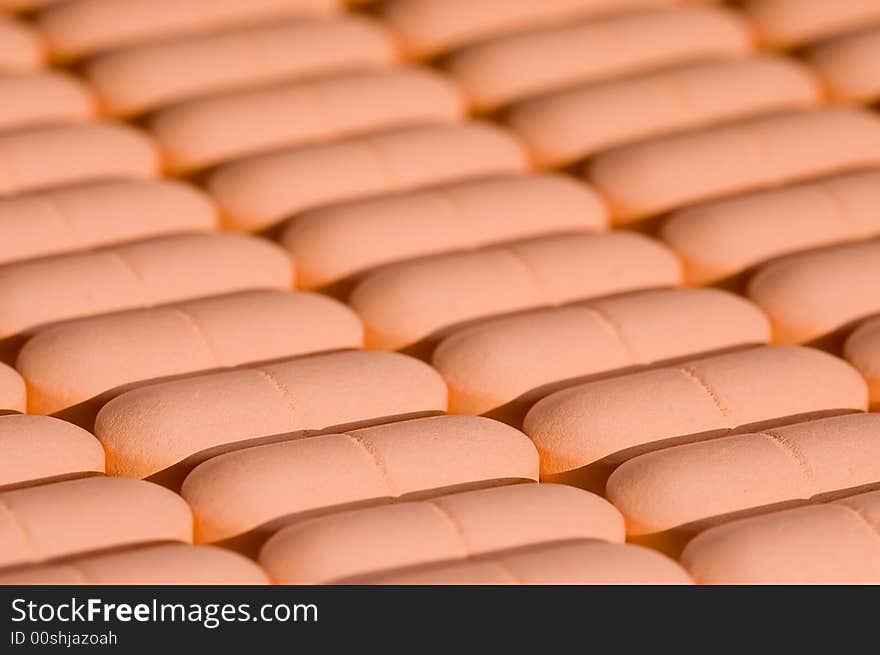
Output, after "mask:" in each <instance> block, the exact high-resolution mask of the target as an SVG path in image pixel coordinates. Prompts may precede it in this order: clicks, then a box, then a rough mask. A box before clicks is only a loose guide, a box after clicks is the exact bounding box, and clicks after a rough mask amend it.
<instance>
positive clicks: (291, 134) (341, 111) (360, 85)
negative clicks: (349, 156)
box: [149, 68, 465, 172]
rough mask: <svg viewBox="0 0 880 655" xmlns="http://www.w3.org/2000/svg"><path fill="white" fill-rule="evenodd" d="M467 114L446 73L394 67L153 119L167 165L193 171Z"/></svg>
mask: <svg viewBox="0 0 880 655" xmlns="http://www.w3.org/2000/svg"><path fill="white" fill-rule="evenodd" d="M388 98H394V102H388ZM464 114H465V107H464V102H463V99H462V97H461V94H460V92H459V91H458V89H457V87H456V86H455V85H454V84H452V82H451V81H449V80H447V79H446V78H445V77H444V76H442V75H440V74H439V73H436V72H434V71H432V70H430V69H428V68H395V69H390V70H379V71H364V72H359V73H342V74H337V75H330V76H325V77H319V78H317V79H312V80H302V81H295V82H290V83H285V84H278V85H275V86H272V87H267V88H260V89H256V90H248V91H239V92H237V93H227V94H224V95H221V96H212V97H207V98H201V99H196V100H191V101H189V102H184V103H181V104H178V105H172V106H170V107H168V108H167V109H163V110H161V111H159V112H158V113H157V114H156V115H154V116H153V117H152V118H151V119H150V121H149V126H150V130H151V131H152V133H153V134H154V135H155V137H156V139H157V140H158V142H159V145H160V146H161V148H162V150H163V152H164V155H165V161H166V165H167V166H168V167H169V168H170V169H171V170H173V171H176V172H190V171H194V170H197V169H202V168H206V167H208V166H213V165H215V164H220V163H223V162H227V161H230V160H232V159H237V158H241V157H245V156H250V155H255V154H259V153H261V152H266V151H270V150H274V149H278V148H282V147H291V146H298V145H304V144H308V143H315V142H319V141H330V140H334V139H340V138H345V137H350V136H354V135H356V134H358V133H363V132H369V131H374V130H379V129H388V128H391V127H395V126H402V125H409V124H419V123H435V122H444V121H452V120H457V119H460V118H462V117H463V116H464Z"/></svg>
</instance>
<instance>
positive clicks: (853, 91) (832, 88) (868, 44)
mask: <svg viewBox="0 0 880 655" xmlns="http://www.w3.org/2000/svg"><path fill="white" fill-rule="evenodd" d="M878 5H880V3H878ZM878 17H880V8H878ZM878 60H880V29H878V28H875V29H873V30H868V31H866V32H861V33H857V34H851V35H849V36H844V37H841V38H839V39H835V40H832V41H829V42H827V43H822V44H820V45H818V46H816V47H815V48H813V49H812V50H811V51H810V52H809V53H808V54H807V61H808V62H809V63H810V65H811V66H813V67H814V68H815V69H816V70H817V71H818V73H819V76H820V77H821V78H822V80H823V81H824V82H825V85H826V87H827V89H828V91H829V92H830V94H831V97H832V98H833V99H835V100H838V101H842V102H857V103H866V104H867V103H870V102H875V101H877V100H880V69H878V66H877V61H878Z"/></svg>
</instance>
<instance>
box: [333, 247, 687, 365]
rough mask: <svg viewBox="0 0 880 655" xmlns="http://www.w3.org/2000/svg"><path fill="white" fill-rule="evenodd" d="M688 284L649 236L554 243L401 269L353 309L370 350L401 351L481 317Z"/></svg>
mask: <svg viewBox="0 0 880 655" xmlns="http://www.w3.org/2000/svg"><path fill="white" fill-rule="evenodd" d="M680 279H681V270H680V267H679V263H678V260H677V259H675V257H674V256H672V254H671V253H670V252H669V251H668V250H666V249H665V248H663V247H662V246H660V244H659V243H658V242H656V241H654V240H652V239H649V238H648V237H645V236H642V235H641V234H635V233H625V232H609V233H600V234H583V235H562V236H547V237H538V238H535V239H529V240H527V241H520V242H518V243H514V244H510V245H505V246H494V247H491V248H487V249H485V250H481V251H476V252H464V253H453V254H449V255H439V256H436V257H429V258H425V259H421V260H415V261H412V262H403V263H399V264H393V265H391V266H389V267H387V268H383V269H380V270H378V271H376V272H375V273H372V274H370V275H368V276H367V277H366V278H365V279H364V280H363V281H362V282H361V283H360V284H358V286H357V287H355V289H354V291H353V292H352V294H351V298H350V299H349V304H350V305H351V306H352V307H354V309H355V311H357V312H358V314H359V315H360V317H361V320H362V321H363V322H364V327H365V329H366V340H367V346H368V347H370V348H379V349H385V350H396V349H398V348H402V347H404V346H409V345H412V344H415V343H417V342H419V341H421V340H422V339H425V338H427V337H434V336H438V335H437V333H438V331H439V330H441V329H446V328H450V327H452V326H455V325H458V324H461V323H463V322H466V321H470V320H474V319H477V318H484V317H488V316H492V315H493V314H503V313H507V312H514V311H518V310H523V309H530V308H535V307H541V306H545V305H559V304H562V303H565V302H570V301H573V300H578V299H584V298H589V297H592V296H602V295H607V294H611V293H617V292H623V291H631V290H635V289H639V288H647V287H662V286H671V285H675V284H678V283H679V281H680Z"/></svg>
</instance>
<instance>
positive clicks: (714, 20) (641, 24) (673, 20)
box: [446, 7, 752, 110]
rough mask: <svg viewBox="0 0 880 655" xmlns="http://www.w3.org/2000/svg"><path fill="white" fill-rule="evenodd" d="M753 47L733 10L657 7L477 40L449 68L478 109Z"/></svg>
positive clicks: (490, 108)
mask: <svg viewBox="0 0 880 655" xmlns="http://www.w3.org/2000/svg"><path fill="white" fill-rule="evenodd" d="M751 49H752V38H751V33H750V32H749V28H748V25H747V24H746V22H745V21H744V20H743V19H742V18H740V17H739V15H737V14H735V13H733V12H729V11H726V10H724V9H720V8H713V7H691V8H683V9H679V10H673V11H668V10H659V9H658V10H653V11H645V12H637V13H631V14H621V15H619V16H610V17H607V18H604V19H600V20H591V21H587V22H580V23H578V22H576V23H573V24H572V23H564V24H562V25H557V26H552V27H548V28H545V29H542V30H537V31H532V32H524V33H522V34H514V35H512V36H509V37H505V38H500V39H496V40H494V41H489V42H487V43H482V44H477V45H474V46H471V47H469V48H466V49H464V50H461V51H459V52H457V53H455V54H453V55H452V57H451V58H450V60H449V62H448V64H447V66H446V69H447V70H448V71H449V72H450V73H451V75H452V77H453V78H454V79H455V80H456V81H457V82H458V83H459V84H460V85H461V87H462V88H463V89H464V91H465V94H466V96H467V97H468V98H469V99H470V100H471V101H472V103H473V104H474V106H475V107H476V108H478V109H481V110H492V109H496V108H498V107H500V106H502V105H506V104H509V103H511V102H515V101H518V100H523V99H525V98H528V97H532V96H536V95H540V94H543V93H548V92H550V91H557V90H559V89H562V88H565V87H568V86H572V85H574V84H581V83H584V82H589V81H593V80H598V79H602V78H610V77H616V76H620V75H626V74H632V73H635V72H638V71H641V70H648V69H651V68H659V67H661V66H668V65H671V64H674V63H678V62H682V61H687V60H689V59H701V58H706V57H713V56H735V55H741V54H744V53H746V52H748V51H750V50H751ZM643 100H644V99H643Z"/></svg>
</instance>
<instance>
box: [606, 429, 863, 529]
mask: <svg viewBox="0 0 880 655" xmlns="http://www.w3.org/2000/svg"><path fill="white" fill-rule="evenodd" d="M873 483H880V414H850V415H846V416H837V417H833V418H826V419H821V420H818V421H809V422H806V423H800V424H795V425H790V426H786V427H781V428H776V429H772V430H767V431H764V432H760V433H755V434H739V435H733V436H728V437H720V438H718V439H711V440H709V441H704V442H701V443H690V444H684V445H681V446H675V447H672V448H665V449H663V450H659V451H655V452H652V453H646V454H644V455H640V456H638V457H635V458H633V459H631V460H629V461H627V462H624V463H623V464H622V465H621V466H620V467H619V468H618V469H617V470H616V471H614V473H612V474H611V477H610V478H608V485H607V487H606V496H607V497H608V499H609V500H610V501H611V502H612V503H614V506H615V507H617V508H618V509H619V510H620V511H621V512H622V513H623V515H624V516H625V517H626V531H627V535H628V537H629V538H630V539H633V538H636V537H647V536H651V535H655V536H657V537H658V538H659V539H661V541H659V542H658V543H662V535H663V533H664V532H667V531H676V530H678V531H680V532H683V533H686V532H691V533H693V532H695V531H696V530H697V528H696V525H698V524H699V523H700V522H703V521H709V520H710V519H711V520H712V521H713V522H721V521H724V520H727V519H729V518H734V517H736V516H737V515H738V513H740V512H746V511H750V510H751V511H756V510H760V509H761V508H772V507H773V506H774V505H776V504H779V503H785V502H790V501H794V500H799V499H804V500H806V499H810V498H813V497H815V496H820V495H822V494H828V493H832V492H838V491H841V490H846V489H854V488H857V487H861V486H863V485H869V484H873Z"/></svg>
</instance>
